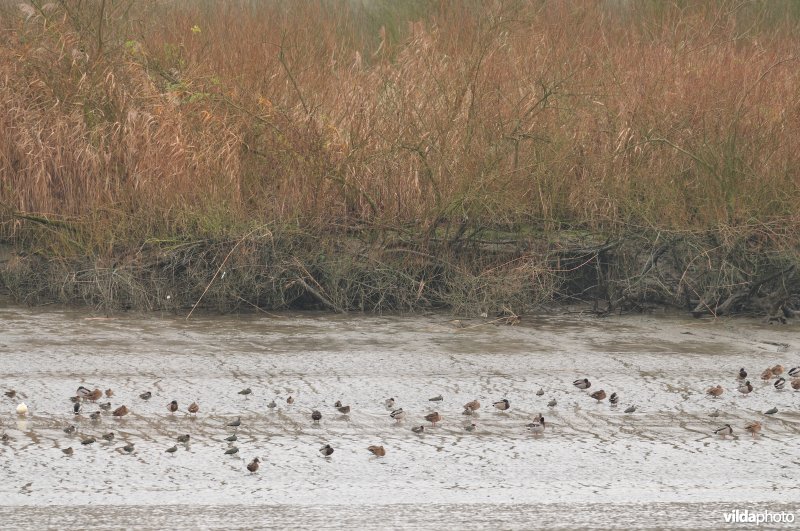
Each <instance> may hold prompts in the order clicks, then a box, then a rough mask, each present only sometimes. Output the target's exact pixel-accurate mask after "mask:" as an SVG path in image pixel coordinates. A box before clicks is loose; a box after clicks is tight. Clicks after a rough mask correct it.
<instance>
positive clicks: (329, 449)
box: [319, 444, 333, 457]
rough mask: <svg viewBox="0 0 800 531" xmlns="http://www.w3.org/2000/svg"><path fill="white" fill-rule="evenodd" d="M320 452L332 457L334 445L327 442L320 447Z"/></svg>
mask: <svg viewBox="0 0 800 531" xmlns="http://www.w3.org/2000/svg"><path fill="white" fill-rule="evenodd" d="M319 453H321V454H322V455H324V456H325V457H330V456H331V454H333V447H332V446H331V445H330V444H326V445H325V446H323V447H322V448H320V449H319Z"/></svg>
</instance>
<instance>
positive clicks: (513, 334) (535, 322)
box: [0, 308, 800, 529]
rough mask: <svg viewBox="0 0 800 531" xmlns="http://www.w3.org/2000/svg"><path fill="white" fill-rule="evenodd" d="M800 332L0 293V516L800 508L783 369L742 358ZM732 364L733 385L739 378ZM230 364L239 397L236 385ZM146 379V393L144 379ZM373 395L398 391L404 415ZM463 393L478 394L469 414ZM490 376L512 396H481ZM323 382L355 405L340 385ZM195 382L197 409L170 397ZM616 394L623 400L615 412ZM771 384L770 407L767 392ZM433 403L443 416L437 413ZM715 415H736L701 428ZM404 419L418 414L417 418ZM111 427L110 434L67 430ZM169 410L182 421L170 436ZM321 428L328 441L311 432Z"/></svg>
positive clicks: (796, 424) (630, 515)
mask: <svg viewBox="0 0 800 531" xmlns="http://www.w3.org/2000/svg"><path fill="white" fill-rule="evenodd" d="M799 353H800V337H798V334H797V325H795V324H794V323H792V324H790V325H787V326H779V327H776V326H767V325H765V324H762V323H760V322H759V321H755V320H746V319H733V320H693V319H687V318H683V317H678V316H629V317H615V318H606V319H597V318H594V317H588V316H581V315H577V314H573V315H567V316H565V315H552V316H539V317H526V318H524V319H523V321H522V323H521V324H520V325H518V326H514V327H508V326H495V325H493V324H487V323H485V322H483V321H480V320H475V321H460V322H455V321H451V320H449V319H448V318H446V317H444V316H438V315H437V316H428V317H413V318H409V317H371V316H362V315H355V316H344V317H343V316H330V315H314V314H303V315H278V316H234V317H219V316H214V317H193V318H192V319H191V320H190V321H186V320H185V319H183V318H179V317H163V316H135V315H123V316H118V317H114V318H97V317H94V316H92V315H89V314H87V313H82V312H70V311H41V310H31V309H20V308H3V309H0V360H2V364H1V365H0V385H2V387H3V389H2V390H3V391H5V390H8V389H15V390H17V392H18V394H19V397H18V398H16V399H14V400H11V399H8V398H6V397H5V396H2V395H0V412H2V417H0V419H1V420H2V428H0V430H1V431H3V432H4V433H6V434H8V435H9V436H10V437H11V438H12V440H10V441H8V442H7V443H5V444H0V476H2V477H3V478H4V479H3V481H2V482H0V526H2V527H9V528H34V527H36V528H39V527H42V526H45V527H65V526H71V527H85V526H88V525H93V526H95V525H97V522H98V519H100V521H101V522H102V525H106V526H108V527H110V528H114V527H130V528H161V527H171V528H197V527H226V528H231V527H233V528H236V527H260V526H274V527H283V528H285V527H292V528H298V527H305V528H320V527H372V528H374V527H393V528H397V527H400V528H402V527H405V528H425V527H433V528H441V527H443V526H445V525H454V526H456V527H457V528H487V527H493V528H531V527H540V526H541V527H562V528H570V529H574V528H586V527H605V528H609V527H618V528H631V527H647V528H697V527H715V528H720V527H725V521H724V519H723V513H725V512H727V511H731V510H734V509H742V510H743V509H750V510H770V511H776V512H778V511H781V510H783V511H791V512H793V513H794V514H796V515H797V516H798V517H800V510H798V509H800V507H798V505H800V487H798V484H799V483H798V480H797V478H798V467H799V466H800V407H798V406H800V392H795V391H792V390H791V389H789V386H788V384H787V389H786V390H784V391H777V390H775V389H774V388H773V387H772V385H771V384H764V383H762V382H761V380H760V379H759V375H760V373H761V371H762V370H763V369H764V368H766V367H769V366H772V365H775V364H777V363H781V364H783V365H784V366H786V367H787V369H788V368H789V367H794V366H798V365H800V354H799ZM742 366H743V367H746V368H747V370H748V371H749V372H750V376H751V381H752V382H753V385H754V386H755V391H754V392H753V393H752V394H750V395H748V396H741V395H740V394H739V393H737V392H736V386H737V381H736V378H735V376H736V373H737V371H738V369H739V367H742ZM584 376H585V377H588V378H589V379H590V380H591V381H592V388H591V389H590V391H594V390H596V389H600V388H603V389H605V390H606V391H607V393H608V394H610V393H611V392H612V391H616V392H617V393H618V394H619V395H620V397H621V399H620V404H619V407H617V408H612V407H610V406H609V404H608V403H607V402H603V403H601V404H597V403H595V401H594V400H592V399H591V398H589V397H588V392H584V391H580V390H577V389H575V388H574V387H573V386H572V385H571V382H572V381H573V380H574V379H576V378H579V377H584ZM717 383H719V384H722V385H723V387H725V388H726V392H725V393H724V394H723V396H722V397H721V398H719V399H712V398H710V397H708V396H707V395H706V394H705V389H706V388H708V387H709V386H711V385H713V384H717ZM79 385H85V386H87V387H90V388H95V387H98V388H101V389H106V388H108V387H111V388H113V389H114V392H115V394H114V397H113V398H111V399H110V401H111V402H112V404H113V406H114V407H116V406H118V405H120V404H126V405H127V406H128V407H129V408H130V409H131V410H132V413H131V414H130V415H129V416H127V417H124V418H123V419H116V418H113V417H112V416H111V415H110V413H106V412H104V413H103V416H102V418H101V420H99V421H97V422H94V421H91V420H90V419H89V413H90V412H92V411H96V410H98V408H97V407H96V406H95V405H92V404H89V403H87V404H85V406H84V412H83V413H82V415H80V416H78V417H75V416H74V415H73V414H72V404H71V402H70V401H69V400H68V398H69V397H70V396H71V395H73V394H74V393H75V389H76V388H77V387H78V386H79ZM245 387H250V388H252V390H253V393H252V395H250V396H249V397H243V396H241V395H239V394H237V392H238V391H239V390H240V389H243V388H245ZM539 388H542V389H544V391H545V394H544V396H541V397H538V396H536V395H535V391H536V390H537V389H539ZM146 390H150V391H152V393H153V398H152V399H150V400H149V401H143V400H141V399H140V398H138V395H139V394H140V393H142V392H144V391H146ZM439 394H441V395H443V397H444V400H443V401H442V402H438V403H436V402H430V401H428V398H430V397H433V396H436V395H439ZM288 396H293V397H294V398H295V403H294V404H293V405H288V404H287V403H286V398H287V397H288ZM389 396H392V397H394V398H395V399H396V400H397V406H398V407H403V408H404V410H405V411H407V412H408V414H409V416H408V418H407V419H406V420H405V421H403V422H401V423H399V424H398V423H395V422H394V421H393V420H392V419H390V418H389V416H388V413H389V412H388V410H387V409H386V408H385V406H384V405H383V400H384V399H385V398H387V397H389ZM20 397H22V399H23V400H24V401H25V402H26V403H27V405H28V406H29V407H30V410H31V413H30V415H29V416H28V417H27V418H26V419H24V420H21V419H19V418H17V416H16V415H15V414H14V409H15V407H16V405H17V403H18V401H19V398H20ZM475 398H477V399H479V400H480V402H481V404H482V407H481V409H480V410H479V413H478V414H477V415H476V416H474V417H466V416H464V415H462V407H461V406H462V405H463V404H464V403H466V402H468V401H470V400H472V399H475ZM501 398H508V399H509V400H510V402H511V409H510V410H509V411H508V412H498V411H494V410H493V408H492V407H491V403H492V402H493V401H496V400H499V399H501ZM552 398H555V399H556V400H557V402H558V404H557V406H556V407H555V408H548V407H547V405H546V404H547V402H548V401H549V400H550V399H552ZM172 399H176V400H178V403H179V406H180V411H179V412H178V414H176V415H174V416H173V415H170V414H169V413H168V412H167V410H166V403H167V402H169V401H170V400H172ZM273 399H275V400H276V402H277V403H278V408H276V409H275V410H274V411H271V410H269V409H268V408H267V407H266V405H267V404H268V403H269V402H270V401H271V400H273ZM339 399H340V400H342V401H343V402H344V403H345V404H349V405H350V406H351V407H352V412H351V413H350V415H348V416H343V415H340V414H338V412H336V410H335V409H334V408H333V403H334V402H335V401H336V400H339ZM105 400H106V399H105V398H104V399H102V400H101V402H104V401H105ZM193 400H197V401H198V402H199V404H200V407H201V410H200V413H199V414H198V415H197V417H196V418H194V417H191V416H189V415H187V414H186V413H185V411H186V407H187V405H188V404H189V403H190V402H192V401H193ZM629 405H636V406H637V411H636V412H635V413H632V414H625V413H624V410H625V408H627V407H628V406H629ZM773 406H775V407H777V408H778V410H779V412H778V414H776V415H774V416H771V417H769V416H766V415H764V414H763V412H764V411H766V410H767V409H769V408H770V407H773ZM312 409H319V410H320V411H321V412H322V413H323V418H322V421H321V422H320V423H319V425H315V424H314V423H312V421H311V419H310V412H311V410H312ZM434 409H436V410H438V411H440V412H441V413H442V414H443V415H444V421H443V422H442V423H441V425H437V427H436V428H430V424H428V423H426V422H425V421H424V420H423V417H424V415H425V414H427V413H429V412H431V411H433V410H434ZM714 410H719V412H720V415H719V417H716V418H712V417H710V416H709V414H710V413H711V412H712V411H714ZM539 412H541V413H543V414H544V416H545V418H546V419H547V431H546V433H545V434H544V435H543V436H541V437H534V436H533V435H532V434H531V433H529V432H528V431H527V430H526V428H525V425H526V424H527V423H528V422H530V419H531V417H532V416H533V415H534V414H536V413H539ZM237 416H241V419H242V425H241V427H239V428H238V429H237V430H236V432H237V436H238V438H239V440H238V441H237V442H236V446H237V447H238V448H239V449H240V451H239V453H238V455H235V456H227V455H224V451H225V450H226V449H227V448H228V447H229V445H228V443H226V442H225V441H224V438H225V437H226V436H228V435H229V434H231V433H233V432H234V429H233V428H229V427H226V426H225V424H226V423H227V422H229V421H230V420H232V419H234V418H236V417H237ZM750 420H760V421H761V422H762V423H763V424H764V429H763V431H762V433H761V435H759V436H758V437H756V438H753V437H751V436H750V435H748V434H746V433H745V432H744V430H743V429H742V428H743V426H744V425H745V423H746V422H747V421H750ZM466 422H475V423H476V424H477V430H476V431H474V432H472V433H469V432H466V431H465V430H464V429H463V425H464V424H465V423H466ZM724 423H730V424H731V425H732V426H733V427H734V436H733V437H730V438H727V439H720V438H718V437H715V436H714V434H713V429H714V428H716V427H718V426H720V425H722V424H724ZM67 424H75V425H76V426H77V428H78V430H77V431H78V434H76V435H73V436H69V435H67V434H65V433H64V432H63V431H62V428H63V427H64V426H66V425H67ZM420 424H426V426H427V427H426V430H425V432H424V434H422V435H416V434H414V433H412V432H411V430H410V428H411V427H412V426H415V425H420ZM109 431H113V432H114V433H115V436H116V437H115V441H114V442H113V443H112V444H109V443H105V442H100V443H95V444H93V445H90V446H82V445H81V444H80V439H81V437H82V436H87V435H94V436H95V437H97V438H98V440H99V441H101V439H100V438H99V437H100V435H102V434H104V433H107V432H109ZM184 433H187V434H190V435H191V442H190V443H189V444H188V445H183V444H178V451H177V452H176V453H175V454H173V455H170V454H167V453H166V452H165V450H166V449H167V448H168V447H170V446H172V445H173V444H174V443H175V437H176V436H177V435H179V434H184ZM125 442H134V443H135V445H136V450H135V452H134V453H133V454H132V455H124V454H123V453H122V452H121V451H120V450H119V448H120V447H122V446H123V445H124V443H125ZM326 442H327V443H330V444H331V445H332V446H333V447H334V448H335V453H334V454H333V456H332V457H331V458H329V459H326V458H323V457H322V456H321V455H320V454H319V453H318V449H319V447H320V446H322V444H324V443H326ZM371 444H383V445H384V446H385V447H386V449H387V455H386V457H384V458H374V457H372V456H371V455H370V454H369V453H368V452H367V450H366V447H367V446H369V445H371ZM68 446H72V447H73V448H74V449H75V453H74V455H72V456H71V457H66V456H64V455H63V454H62V453H61V451H60V450H61V449H62V448H66V447H68ZM256 456H258V457H260V458H261V459H262V460H263V461H264V462H263V463H262V466H261V469H260V470H259V471H258V473H257V474H254V475H252V474H249V473H248V472H247V471H246V470H245V465H246V464H247V462H249V461H250V460H251V459H252V458H253V457H256ZM743 525H745V524H738V527H740V528H741V526H743ZM736 526H737V524H734V525H732V527H736Z"/></svg>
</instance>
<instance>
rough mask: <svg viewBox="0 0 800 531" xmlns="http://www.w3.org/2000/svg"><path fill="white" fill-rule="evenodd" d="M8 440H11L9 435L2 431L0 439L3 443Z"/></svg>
mask: <svg viewBox="0 0 800 531" xmlns="http://www.w3.org/2000/svg"><path fill="white" fill-rule="evenodd" d="M10 440H11V435H9V434H7V433H3V435H2V436H0V441H3V442H4V443H7V442H8V441H10Z"/></svg>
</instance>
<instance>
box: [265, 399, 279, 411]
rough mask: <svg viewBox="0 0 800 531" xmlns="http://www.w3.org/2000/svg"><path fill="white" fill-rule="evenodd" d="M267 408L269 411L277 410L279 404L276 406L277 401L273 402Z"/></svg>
mask: <svg viewBox="0 0 800 531" xmlns="http://www.w3.org/2000/svg"><path fill="white" fill-rule="evenodd" d="M267 407H268V408H269V409H275V408H276V407H278V404H276V403H275V400H273V401H272V402H270V403H269V404H267Z"/></svg>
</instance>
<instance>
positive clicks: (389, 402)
mask: <svg viewBox="0 0 800 531" xmlns="http://www.w3.org/2000/svg"><path fill="white" fill-rule="evenodd" d="M383 405H385V406H386V409H394V398H387V399H386V400H385V401H384V402H383Z"/></svg>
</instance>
